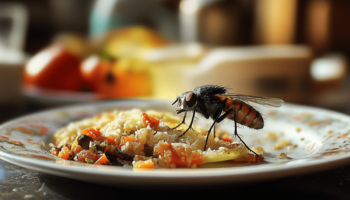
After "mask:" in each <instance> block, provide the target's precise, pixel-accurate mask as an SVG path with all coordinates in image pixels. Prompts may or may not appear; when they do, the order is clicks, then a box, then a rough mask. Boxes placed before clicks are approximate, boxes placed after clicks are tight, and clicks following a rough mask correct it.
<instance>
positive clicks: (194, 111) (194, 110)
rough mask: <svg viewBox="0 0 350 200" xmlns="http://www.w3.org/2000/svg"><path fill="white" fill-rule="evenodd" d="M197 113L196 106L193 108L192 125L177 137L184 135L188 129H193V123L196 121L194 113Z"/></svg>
mask: <svg viewBox="0 0 350 200" xmlns="http://www.w3.org/2000/svg"><path fill="white" fill-rule="evenodd" d="M195 114H196V107H194V109H193V115H192V120H191V123H190V125H189V126H188V129H187V130H186V131H185V132H183V133H182V134H181V135H180V136H178V137H177V138H180V137H182V136H183V135H185V133H187V131H188V130H190V129H192V130H193V128H192V124H193V121H194V115H195ZM185 116H186V115H185Z"/></svg>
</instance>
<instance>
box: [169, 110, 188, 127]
mask: <svg viewBox="0 0 350 200" xmlns="http://www.w3.org/2000/svg"><path fill="white" fill-rule="evenodd" d="M186 115H187V112H185V115H184V118H183V119H182V122H181V123H180V124H179V125H177V126H175V127H174V128H172V130H175V129H177V128H178V127H179V126H181V125H182V124H186V122H185V120H186Z"/></svg>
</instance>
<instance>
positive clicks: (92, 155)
mask: <svg viewBox="0 0 350 200" xmlns="http://www.w3.org/2000/svg"><path fill="white" fill-rule="evenodd" d="M100 157H101V155H98V154H95V153H93V152H91V151H90V150H85V149H84V150H82V151H80V152H79V153H78V154H77V155H76V157H75V159H76V160H77V161H79V162H85V159H86V158H88V159H90V160H92V161H94V162H96V161H97V160H98V159H99V158H100Z"/></svg>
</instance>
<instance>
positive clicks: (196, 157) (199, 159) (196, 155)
mask: <svg viewBox="0 0 350 200" xmlns="http://www.w3.org/2000/svg"><path fill="white" fill-rule="evenodd" d="M191 164H192V165H193V164H196V165H201V164H203V154H201V153H200V152H198V151H195V152H193V158H192V162H191Z"/></svg>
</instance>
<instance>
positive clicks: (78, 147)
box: [72, 145, 83, 154]
mask: <svg viewBox="0 0 350 200" xmlns="http://www.w3.org/2000/svg"><path fill="white" fill-rule="evenodd" d="M82 150H83V148H82V147H81V146H80V145H76V146H74V148H72V151H73V152H74V154H77V153H79V152H81V151H82Z"/></svg>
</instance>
